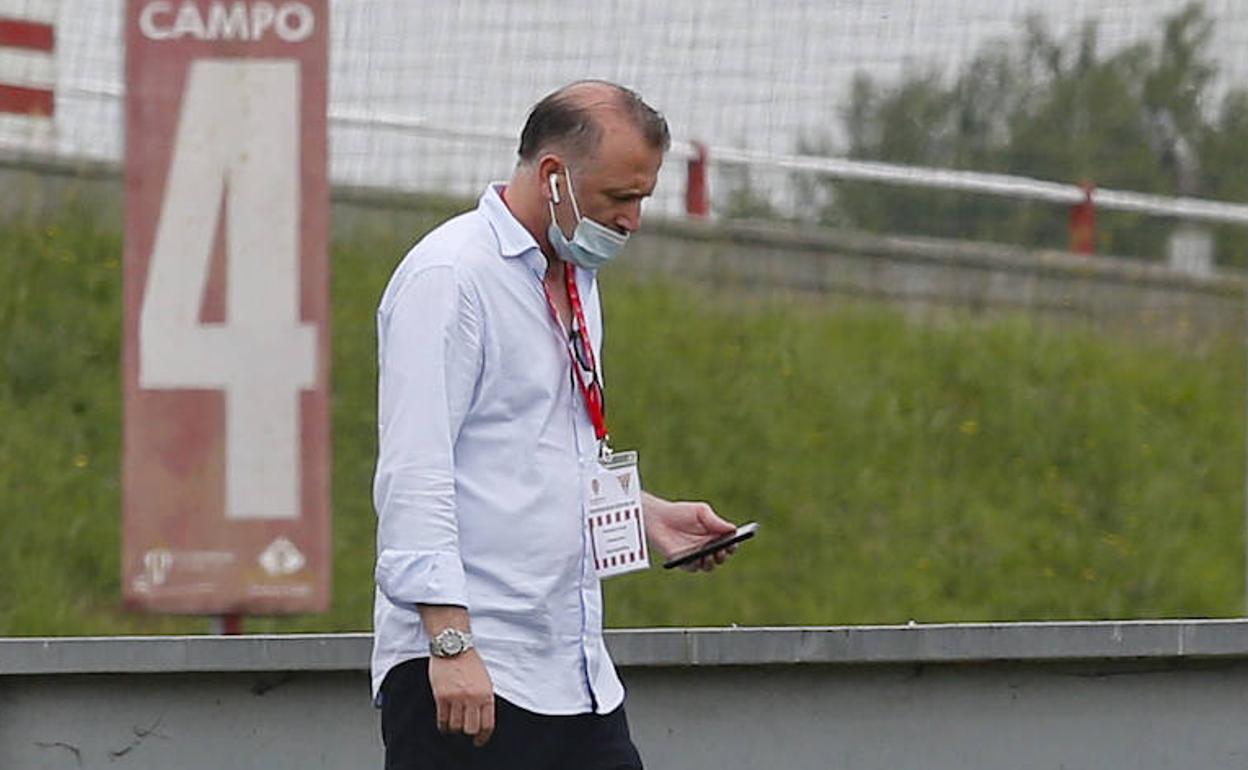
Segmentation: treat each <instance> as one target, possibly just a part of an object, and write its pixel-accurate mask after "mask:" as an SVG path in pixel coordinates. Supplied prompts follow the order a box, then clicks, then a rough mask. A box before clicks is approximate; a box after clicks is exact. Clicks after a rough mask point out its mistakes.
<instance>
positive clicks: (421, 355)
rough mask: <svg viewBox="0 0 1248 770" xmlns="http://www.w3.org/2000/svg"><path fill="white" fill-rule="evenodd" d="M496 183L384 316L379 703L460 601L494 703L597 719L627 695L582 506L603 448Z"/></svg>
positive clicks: (593, 317) (404, 269) (581, 280)
mask: <svg viewBox="0 0 1248 770" xmlns="http://www.w3.org/2000/svg"><path fill="white" fill-rule="evenodd" d="M501 189H502V187H501V185H498V186H495V185H492V186H491V187H490V188H488V189H487V190H486V191H485V194H484V195H482V196H481V200H480V202H479V204H478V206H477V208H476V209H475V210H473V211H470V212H468V213H466V214H463V215H460V216H458V217H455V218H454V219H452V220H450V221H449V222H447V223H445V224H443V225H442V226H440V227H438V228H437V229H435V230H434V231H433V232H431V233H429V234H428V235H427V236H425V237H424V238H423V239H422V240H421V241H420V242H419V243H418V244H416V246H415V247H414V248H413V249H412V250H411V251H410V252H409V253H408V254H407V256H406V257H405V258H404V259H403V261H402V263H401V264H400V265H399V267H398V269H397V270H395V273H394V275H393V276H392V277H391V279H390V284H389V285H388V286H387V287H386V291H385V294H384V295H383V296H382V299H381V306H380V308H379V309H378V312H377V335H378V347H379V366H380V377H379V401H378V404H379V410H378V411H379V425H378V430H379V434H380V444H379V452H378V459H377V475H376V478H375V480H374V485H373V501H374V505H375V506H376V509H377V516H378V525H377V570H376V579H377V592H376V598H375V606H374V613H373V621H374V631H375V639H374V643H373V661H372V675H373V693H374V696H376V695H377V693H378V691H379V690H380V688H381V683H382V681H383V680H384V678H385V675H386V672H388V671H389V670H390V669H391V668H392V667H393V666H395V665H397V664H399V663H401V662H403V661H405V660H409V659H411V658H418V657H426V656H428V655H429V643H428V638H427V636H426V634H425V632H424V629H423V628H422V625H421V621H420V615H419V613H418V612H417V610H416V605H417V604H455V605H460V606H464V607H467V608H468V614H469V619H470V622H471V623H472V632H473V635H474V637H475V641H476V645H477V649H478V650H479V652H480V654H481V657H482V659H483V660H484V661H485V665H486V668H487V670H488V671H489V674H490V677H491V679H492V681H493V683H494V691H495V693H497V694H498V695H499V696H501V697H503V698H506V699H507V700H508V701H511V702H512V703H514V704H516V705H518V706H520V707H522V708H525V709H528V710H530V711H534V712H537V713H541V714H580V713H587V712H590V711H594V710H597V712H598V713H600V714H605V713H608V712H610V711H612V710H613V709H615V708H616V707H617V706H619V705H620V703H621V702H622V701H623V699H624V688H623V686H622V685H621V684H620V680H619V677H618V676H617V675H616V672H615V667H614V665H613V664H612V662H611V658H610V656H609V655H608V653H607V649H606V646H605V645H604V643H603V639H602V593H601V590H600V587H599V582H598V577H597V575H596V574H595V572H594V567H593V556H592V551H591V545H590V543H589V538H588V535H587V532H586V527H585V511H584V510H583V502H582V500H583V498H582V490H583V488H584V484H585V481H584V480H585V479H586V478H587V477H588V473H589V471H590V470H591V469H592V468H593V467H594V464H595V463H596V462H597V453H598V443H597V440H596V439H595V437H594V429H593V425H592V424H591V423H590V420H589V417H588V414H587V412H586V409H585V404H584V401H583V399H582V396H581V394H580V392H579V391H577V390H575V389H574V384H573V380H572V375H571V371H572V370H571V361H570V360H569V357H568V349H567V346H566V343H565V342H564V338H563V336H562V332H561V331H560V330H559V327H558V326H557V325H556V323H555V321H554V319H553V318H552V317H551V313H550V309H549V306H548V304H547V301H546V297H545V294H544V293H543V290H542V276H543V275H544V274H545V272H546V258H545V256H543V254H542V252H541V250H540V249H539V248H538V245H537V242H536V241H535V240H534V239H533V236H532V235H530V234H529V232H528V231H527V230H526V229H525V228H524V226H523V225H521V224H520V223H519V222H518V221H517V220H516V219H515V218H514V217H513V216H512V215H511V212H510V211H508V210H507V207H506V205H505V204H504V203H503V200H502V198H501V197H500V191H501ZM577 286H578V288H579V289H580V291H581V297H582V301H583V303H584V307H585V315H586V319H587V322H588V325H589V330H590V338H591V341H592V344H593V345H594V349H595V351H599V350H600V349H601V344H602V310H601V305H600V303H599V297H598V287H597V284H596V282H595V280H594V275H593V274H592V273H589V272H587V271H584V270H579V269H578V271H577ZM599 360H601V357H599Z"/></svg>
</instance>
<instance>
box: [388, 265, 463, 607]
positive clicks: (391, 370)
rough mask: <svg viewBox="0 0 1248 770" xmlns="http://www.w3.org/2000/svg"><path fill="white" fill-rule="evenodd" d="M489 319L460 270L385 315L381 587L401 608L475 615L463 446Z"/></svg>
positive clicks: (416, 280)
mask: <svg viewBox="0 0 1248 770" xmlns="http://www.w3.org/2000/svg"><path fill="white" fill-rule="evenodd" d="M479 320H480V317H479V314H478V312H477V308H476V307H475V303H474V302H473V295H472V292H471V291H470V290H469V288H468V287H466V286H464V285H461V282H460V281H459V280H457V276H456V273H455V269H454V268H453V267H451V266H446V265H438V266H432V267H425V268H423V269H421V270H419V271H416V272H414V273H413V274H411V275H408V276H405V278H404V280H403V281H402V282H401V283H399V284H397V285H396V286H393V287H391V290H390V291H388V292H387V295H386V297H384V298H383V300H382V304H381V307H380V309H379V310H378V313H377V335H378V357H379V361H378V365H379V366H378V368H379V372H380V375H379V381H378V414H379V422H380V424H379V426H378V433H379V437H378V440H379V446H378V459H377V474H376V478H375V479H374V484H373V503H374V505H375V507H376V509H377V517H378V524H377V570H376V580H377V586H378V587H379V588H380V590H381V592H382V593H383V594H384V595H385V596H386V597H387V598H388V599H389V600H390V601H391V602H393V603H395V604H397V605H400V606H408V607H413V606H414V605H416V604H455V605H459V606H463V607H467V606H468V597H467V592H466V589H465V583H464V568H463V562H462V560H461V558H460V552H459V528H458V523H457V519H456V506H455V439H456V437H457V436H458V435H459V430H460V426H461V425H462V424H463V421H464V416H465V414H466V413H467V411H468V409H469V407H470V405H471V402H472V397H473V394H474V392H475V388H476V385H477V380H478V377H479V374H480V367H481V336H480V325H479Z"/></svg>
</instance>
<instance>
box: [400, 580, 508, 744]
mask: <svg viewBox="0 0 1248 770" xmlns="http://www.w3.org/2000/svg"><path fill="white" fill-rule="evenodd" d="M416 609H417V610H419V611H420V619H421V622H422V623H423V624H424V626H425V632H426V633H427V634H428V635H429V638H431V639H432V638H433V637H435V636H437V635H438V633H439V632H441V631H442V629H444V628H458V629H459V630H461V631H468V630H469V628H470V626H469V623H468V610H466V609H464V608H463V607H457V606H455V605H449V604H418V605H416ZM429 688H430V689H431V690H433V701H434V703H436V704H437V707H438V730H439V731H441V732H444V733H463V734H464V735H470V736H472V742H473V743H474V744H476V745H477V746H484V745H485V742H486V741H488V740H489V739H490V735H491V734H492V733H493V732H494V684H493V682H491V681H490V673H489V672H488V671H486V670H485V661H483V660H481V656H480V655H478V654H477V651H476V650H475V649H471V650H468V651H467V652H464V653H461V654H459V655H456V656H455V657H453V658H439V657H436V656H433V655H430V656H429Z"/></svg>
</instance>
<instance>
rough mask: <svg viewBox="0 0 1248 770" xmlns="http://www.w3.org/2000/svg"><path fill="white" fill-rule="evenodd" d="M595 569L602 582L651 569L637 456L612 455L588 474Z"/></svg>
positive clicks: (587, 493)
mask: <svg viewBox="0 0 1248 770" xmlns="http://www.w3.org/2000/svg"><path fill="white" fill-rule="evenodd" d="M585 495H586V501H587V505H586V506H585V511H586V516H587V518H588V522H587V524H588V527H589V537H590V542H591V543H592V544H593V549H594V569H595V571H596V572H597V573H598V577H599V578H608V577H613V576H615V575H623V574H624V573H626V572H636V571H638V570H643V569H646V568H647V567H649V566H650V555H649V553H648V551H647V549H646V525H645V522H644V521H643V520H642V516H641V476H640V474H639V473H638V472H637V453H636V452H612V453H610V454H609V455H606V456H604V457H603V458H602V459H600V460H599V461H598V463H597V464H596V465H595V466H594V472H591V473H590V474H589V479H588V482H587V485H586V489H585Z"/></svg>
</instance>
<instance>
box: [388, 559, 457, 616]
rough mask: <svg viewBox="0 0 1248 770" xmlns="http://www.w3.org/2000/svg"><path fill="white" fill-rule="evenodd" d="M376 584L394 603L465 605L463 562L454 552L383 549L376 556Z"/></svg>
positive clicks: (411, 605) (411, 606) (413, 605)
mask: <svg viewBox="0 0 1248 770" xmlns="http://www.w3.org/2000/svg"><path fill="white" fill-rule="evenodd" d="M375 576H376V579H377V587H378V588H380V589H381V592H382V593H383V594H385V596H386V598H387V599H389V600H390V601H391V602H393V603H394V604H397V605H399V606H405V607H410V608H413V609H414V608H415V605H417V604H454V605H458V606H460V607H467V606H468V589H467V586H466V584H465V581H464V564H463V562H462V561H461V560H460V558H459V554H457V553H446V552H443V551H392V550H390V551H383V552H382V553H381V555H380V556H378V557H377V571H376V575H375Z"/></svg>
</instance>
